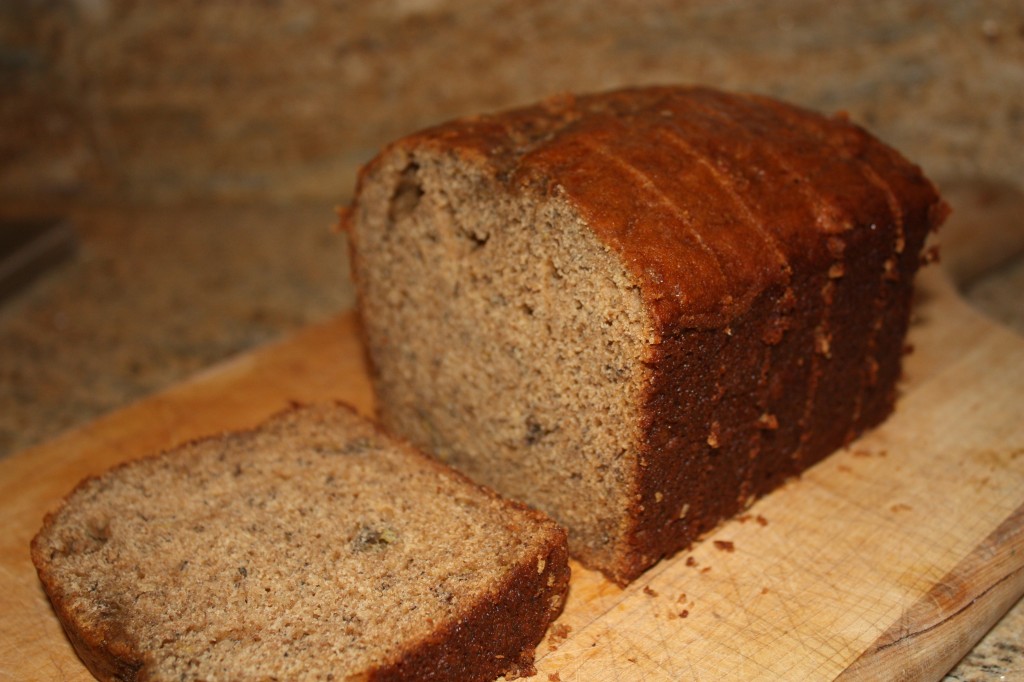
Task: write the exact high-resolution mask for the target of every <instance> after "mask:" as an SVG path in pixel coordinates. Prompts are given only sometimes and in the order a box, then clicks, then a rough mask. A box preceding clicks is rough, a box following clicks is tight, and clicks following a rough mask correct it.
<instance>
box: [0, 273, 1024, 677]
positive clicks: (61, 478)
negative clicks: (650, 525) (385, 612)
mask: <svg viewBox="0 0 1024 682" xmlns="http://www.w3.org/2000/svg"><path fill="white" fill-rule="evenodd" d="M926 275H927V276H926V277H924V278H923V279H922V280H921V281H920V287H919V288H920V292H921V295H920V296H919V299H920V300H919V304H918V306H917V308H916V313H915V322H914V325H913V328H912V332H911V341H912V343H913V345H914V346H915V348H916V352H915V353H914V354H913V355H912V356H911V357H910V359H909V362H908V365H907V372H906V373H907V381H906V383H905V385H904V390H903V395H902V397H901V399H900V401H899V405H898V409H897V411H896V414H895V415H894V416H893V417H892V419H890V420H889V421H888V422H887V423H886V424H885V425H884V426H883V427H881V428H879V429H877V430H876V431H874V432H873V433H871V434H869V435H867V436H866V437H864V438H862V439H861V440H859V441H858V442H856V443H854V444H853V445H851V446H850V447H849V448H847V449H845V450H843V451H840V452H838V453H836V454H835V455H834V456H832V457H830V458H829V459H827V460H826V461H824V462H822V463H821V464H819V465H818V466H816V467H814V468H813V469H812V470H810V471H809V472H807V473H805V474H804V475H803V476H802V477H801V478H800V479H798V480H794V481H792V482H790V483H789V484H787V485H786V486H784V487H783V488H782V489H780V490H778V491H776V492H775V493H773V494H771V495H769V496H768V497H766V498H764V499H762V500H761V501H759V502H758V503H756V504H755V505H754V506H753V507H751V508H750V510H749V513H747V514H745V515H744V516H742V517H740V518H738V519H735V520H733V521H730V522H728V523H726V524H725V525H723V526H722V527H720V528H719V529H718V530H717V531H715V532H714V533H713V534H712V535H710V536H709V537H707V538H706V539H705V540H703V541H702V542H700V543H698V544H697V545H696V546H694V547H693V548H692V550H691V551H688V552H684V553H681V554H680V555H678V556H676V557H675V558H673V559H671V560H668V561H663V562H662V563H660V564H659V565H657V566H656V567H654V568H653V569H652V570H651V571H649V572H648V573H647V574H645V575H644V576H643V577H642V578H641V579H640V580H638V581H637V582H636V583H635V584H633V585H631V586H630V587H629V588H628V589H625V590H622V589H620V588H618V587H616V586H614V585H613V584H611V583H609V582H608V581H606V580H604V579H603V578H602V577H601V576H600V575H599V574H597V573H594V572H592V571H588V570H586V569H584V568H582V567H581V566H579V565H578V564H573V567H572V568H573V580H572V585H571V592H570V596H569V600H568V603H567V605H566V609H565V613H564V614H563V615H562V617H561V618H560V619H559V620H558V622H557V623H556V625H555V626H554V627H553V628H552V630H551V632H550V633H549V636H548V637H547V639H546V640H545V642H544V643H543V644H542V645H541V646H540V648H539V650H538V662H537V667H538V675H537V677H536V678H535V679H538V680H541V681H545V680H559V679H560V680H593V681H598V682H599V681H602V680H609V681H610V680H646V681H655V680H690V679H693V680H724V679H737V680H751V679H765V680H776V679H815V680H817V679H834V678H836V677H840V678H843V679H869V680H876V679H911V680H916V679H936V678H938V677H940V676H941V675H942V673H944V672H945V671H946V670H948V669H949V668H950V667H951V666H952V665H954V664H955V663H956V661H957V660H958V659H959V658H960V657H961V656H962V655H963V654H964V653H965V652H967V651H968V650H969V649H970V648H971V647H972V646H973V644H974V643H975V642H976V641H977V640H978V639H979V638H980V637H981V636H982V635H983V634H984V633H985V632H986V631H987V630H988V629H989V628H990V627H991V626H992V624H993V623H995V621H996V620H997V619H998V618H999V617H1000V616H1001V615H1002V614H1003V613H1004V612H1005V611H1006V610H1007V609H1008V608H1009V607H1010V606H1011V605H1012V604H1013V603H1014V602H1015V601H1016V600H1017V599H1018V598H1020V596H1021V595H1022V594H1024V402H1022V399H1024V339H1022V338H1021V337H1019V336H1016V335H1014V334H1013V333H1011V332H1009V331H1007V330H1004V329H1001V328H999V327H998V326H997V325H995V324H993V323H992V322H990V321H988V320H986V319H984V318H982V317H981V316H980V315H978V314H977V313H975V312H974V311H973V310H972V309H970V308H969V307H968V306H967V305H966V304H965V303H963V302H962V301H961V299H960V298H959V296H958V295H957V293H956V292H955V290H954V288H953V287H952V285H951V284H950V283H949V281H948V279H947V278H946V277H945V276H944V274H943V272H942V271H941V270H939V269H937V268H931V272H929V273H926ZM327 399H340V400H345V401H348V402H351V403H353V404H354V405H355V406H356V407H357V409H359V410H360V411H361V412H364V413H371V411H372V408H373V399H372V395H371V392H370V387H369V383H368V381H367V378H366V374H365V369H364V366H363V363H362V353H361V349H360V347H359V343H358V340H357V336H356V333H355V327H354V323H353V319H352V317H351V316H350V315H342V316H340V317H338V318H336V319H334V320H331V321H329V322H327V323H326V324H323V325H320V326H316V327H312V328H309V329H307V330H305V331H303V332H302V333H299V334H298V335H296V336H294V337H292V338H289V339H287V340H285V341H283V342H282V343H279V344H277V345H274V346H270V347H267V348H263V349H260V350H257V351H255V352H253V353H250V354H247V355H243V356H241V357H239V358H237V359H235V360H232V361H230V362H227V363H225V364H222V365H220V366H217V367H215V368H213V369H212V370H210V371H207V372H205V373H203V374H201V375H199V376H196V377H195V378H193V379H191V380H190V381H187V382H185V383H183V384H181V385H178V386H176V387H174V388H172V389H170V390H168V391H166V392H164V393H161V394H159V395H156V396H154V397H151V398H149V399H146V400H143V401H141V402H139V403H136V404H134V405H132V406H130V407H127V408H126V409H123V410H120V411H118V412H115V413H113V414H110V415H109V416H106V417H104V418H102V419H100V420H98V421H96V422H94V423H92V424H89V425H88V426H85V427H84V428H81V429H78V430H75V431H73V432H70V433H67V434H65V435H64V436H62V437H59V438H57V439H56V440H54V441H52V442H49V443H47V444H44V445H42V446H40V447H36V448H34V449H32V450H28V451H25V452H22V453H20V454H18V455H15V456H13V457H11V458H10V459H8V460H6V461H3V462H0V525H2V528H3V529H4V532H3V533H2V534H0V548H2V549H0V584H2V585H3V589H2V591H0V613H2V614H3V617H2V618H0V678H3V679H16V680H53V679H62V680H88V679H91V677H90V676H89V674H88V672H87V671H86V669H85V668H84V667H83V666H82V664H81V663H80V662H79V661H78V659H77V658H76V657H75V654H74V652H73V650H72V649H71V647H70V645H69V644H68V642H67V641H66V640H65V638H64V636H63V634H62V632H61V629H60V625H59V624H58V622H57V620H56V619H55V618H54V616H53V614H52V612H51V610H50V607H49V605H48V603H47V601H46V598H45V596H44V594H43V592H42V590H41V588H40V586H39V583H38V580H37V578H36V575H35V571H34V569H33V568H32V565H31V563H30V560H29V555H28V545H29V541H30V539H31V537H32V535H33V534H34V533H35V532H36V530H37V529H38V528H39V525H40V522H41V520H42V517H43V514H44V513H45V512H46V510H48V509H51V508H53V507H54V505H55V504H56V503H57V501H58V500H59V499H60V498H61V497H62V496H63V495H65V494H66V493H67V492H68V491H69V490H70V489H71V488H72V487H73V486H74V484H75V483H76V482H77V481H78V480H80V479H81V478H82V477H83V476H86V475H89V474H97V473H100V472H101V471H103V470H105V469H106V468H108V467H109V466H111V465H113V464H115V463H117V462H120V461H123V460H125V459H128V458H132V457H136V456H139V455H144V454H147V453H150V452H153V451H155V450H159V449H162V448H166V447H169V446H172V445H174V444H176V443H180V442H181V441H184V440H187V439H190V438H195V437H197V436H201V435H204V434H210V433H214V432H218V431H221V430H226V429H234V428H239V427H245V426H250V425H253V424H255V423H256V422H258V421H259V420H260V419H262V418H263V417H265V416H267V415H269V414H271V413H273V412H275V411H277V410H279V409H281V408H283V407H284V406H285V405H286V404H287V403H288V402H289V401H292V400H299V401H307V402H308V401H318V400H327Z"/></svg>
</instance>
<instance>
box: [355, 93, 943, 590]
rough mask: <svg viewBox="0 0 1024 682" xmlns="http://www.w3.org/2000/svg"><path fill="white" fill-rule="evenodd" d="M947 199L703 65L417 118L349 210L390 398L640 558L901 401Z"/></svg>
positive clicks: (431, 434)
mask: <svg viewBox="0 0 1024 682" xmlns="http://www.w3.org/2000/svg"><path fill="white" fill-rule="evenodd" d="M944 212H945V207H944V204H943V203H942V202H941V201H940V199H939V197H938V196H937V193H936V191H935V189H934V188H933V186H932V185H931V183H929V182H928V180H926V179H925V178H924V177H923V176H922V174H921V172H920V170H919V169H918V168H917V167H916V166H914V165H912V164H911V163H909V162H908V161H906V160H905V159H904V158H902V157H901V156H900V155H899V154H898V153H897V152H895V151H894V150H892V149H891V148H889V147H887V146H886V145H884V144H882V143H881V142H879V141H878V140H876V139H874V138H873V137H872V136H871V135H869V134H868V133H866V132H865V131H864V130H862V129H861V128H859V127H857V126H855V125H853V124H851V123H849V122H848V121H847V120H845V119H844V118H843V117H833V118H825V117H823V116H820V115H818V114H815V113H811V112H808V111H805V110H802V109H799V108H796V107H793V106H789V105H786V104H782V103H779V102H776V101H772V100H770V99H766V98H763V97H757V96H743V95H733V94H725V93H722V92H718V91H714V90H710V89H705V88H676V87H650V88H638V89H628V90H621V91H616V92H610V93H604V94H597V95H591V96H581V97H575V98H574V97H563V98H557V99H553V100H550V101H547V102H544V103H542V104H539V105H536V106H531V107H526V108H522V109H517V110H513V111H508V112H504V113H499V114H496V115H488V116H479V117H473V118H466V119H461V120H457V121H453V122H450V123H446V124H442V125H439V126H437V127H434V128H431V129H428V130H425V131H423V132H420V133H417V134H413V135H411V136H409V137H406V138H404V139H401V140H399V141H397V142H395V143H394V144H392V145H390V146H388V147H387V148H386V149H385V150H384V151H383V152H382V153H381V154H380V155H379V156H378V157H377V158H376V159H374V160H373V161H372V162H371V163H369V164H368V165H367V166H366V167H365V168H364V170H363V172H362V174H361V177H360V180H359V185H358V188H357V193H356V198H355V201H354V203H353V206H352V208H351V211H350V212H349V213H348V214H347V217H346V222H347V225H348V228H349V231H350V235H351V245H352V253H353V265H354V274H355V279H356V283H357V287H358V295H359V305H360V311H361V317H362V322H363V325H364V329H365V336H366V340H367V345H368V350H369V357H370V360H371V364H372V367H373V378H374V382H375V388H376V391H377V396H378V404H379V418H380V419H381V420H382V422H383V424H384V425H385V426H386V427H387V428H389V429H392V430H394V431H396V432H398V433H400V434H402V435H404V436H405V437H407V438H409V439H411V440H412V441H413V442H415V443H417V444H418V445H420V446H422V447H423V448H426V449H428V450H431V451H433V452H435V453H437V454H438V455H439V456H440V457H442V458H443V459H445V460H446V461H448V462H450V463H451V464H453V465H454V466H456V467H457V468H459V469H461V470H462V471H464V472H466V473H467V474H468V475H469V476H470V477H472V478H474V479H476V480H479V481H481V482H484V483H486V484H488V485H491V486H493V487H495V488H496V489H498V490H500V491H501V492H502V493H503V494H505V495H508V496H511V497H514V498H518V499H520V500H523V501H525V502H527V503H528V504H530V505H534V506H536V507H538V508H540V509H543V510H545V511H547V512H548V513H549V514H551V515H552V516H553V517H554V518H555V519H556V520H557V521H559V522H560V523H562V524H564V525H565V526H566V527H567V528H568V530H569V546H570V551H572V552H574V553H575V554H576V555H577V556H578V557H579V558H580V559H581V560H582V561H583V562H584V563H586V564H588V565H590V566H593V567H596V568H599V569H600V570H602V571H604V572H605V573H606V574H607V575H608V576H610V577H611V578H612V579H614V580H616V581H618V582H620V583H626V582H628V581H630V580H631V579H633V578H635V577H636V576H637V575H638V574H640V573H641V572H642V571H643V570H644V569H646V568H647V567H649V566H650V565H651V564H652V563H654V562H655V561H657V560H658V559H659V558H660V557H662V556H665V555H669V554H672V553H673V552H676V551H678V550H679V549H681V548H683V547H685V546H687V545H688V544H689V543H691V542H692V541H693V540H694V539H695V538H697V537H698V536H699V535H701V534H702V533H704V532H706V531H707V530H709V529H710V528H712V527H713V526H715V524H716V523H718V522H719V521H720V520H721V519H722V518H724V517H728V516H730V515H732V514H734V513H735V512H737V511H738V510H740V509H742V508H744V507H745V506H746V505H748V504H749V503H750V502H751V501H752V500H753V499H754V498H756V497H757V496H759V495H762V494H764V493H766V492H768V491H769V490H771V489H772V488H774V487H776V486H777V485H779V484H780V483H781V482H782V481H783V480H785V479H786V478H787V477H791V476H793V475H794V474H797V473H798V472H800V471H802V470H804V469H805V468H807V467H808V466H810V465H811V464H813V463H814V462H816V461H818V460H820V459H821V458H822V457H824V456H825V455H827V454H828V453H830V452H832V451H833V450H835V449H836V448H838V447H840V446H842V445H843V444H844V443H848V442H850V440H852V439H854V438H856V437H857V436H858V434H860V433H862V432H863V431H864V430H865V429H868V428H870V427H872V426H874V425H876V424H878V423H879V422H881V421H882V420H883V419H884V418H885V417H886V416H887V415H888V414H889V413H890V411H891V410H892V409H893V404H894V399H895V396H896V382H897V379H898V377H899V375H900V359H901V353H902V349H903V344H904V334H905V331H906V328H907V321H908V314H909V309H910V300H911V288H912V280H913V277H914V273H915V271H916V270H917V268H918V264H919V260H920V253H921V249H922V244H923V242H924V239H925V236H926V233H927V232H928V231H929V229H930V228H935V227H936V226H937V225H938V224H939V223H940V222H941V220H942V218H943V217H944Z"/></svg>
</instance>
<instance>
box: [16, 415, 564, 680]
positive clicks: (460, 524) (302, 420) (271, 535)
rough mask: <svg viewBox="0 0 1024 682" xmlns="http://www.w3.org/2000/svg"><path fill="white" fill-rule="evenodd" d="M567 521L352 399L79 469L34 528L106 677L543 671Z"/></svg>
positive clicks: (73, 619)
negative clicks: (379, 426)
mask: <svg viewBox="0 0 1024 682" xmlns="http://www.w3.org/2000/svg"><path fill="white" fill-rule="evenodd" d="M566 557H567V555H566V549H565V533H564V531H562V530H561V529H559V528H557V527H556V526H555V525H554V524H553V523H552V522H551V521H550V520H549V519H547V518H546V517H544V516H543V515H541V514H539V513H537V512H533V511H530V510H528V509H526V508H524V507H523V506H521V505H519V504H516V503H511V502H507V501H504V500H502V499H500V498H499V497H498V496H496V495H495V494H494V493H492V492H491V491H489V490H486V489H483V488H480V487H478V486H476V485H474V484H472V483H471V482H469V481H468V480H466V479H465V478H464V477H463V476H461V475H459V474H456V473H455V472H453V471H451V470H450V469H448V468H447V467H445V466H443V465H441V464H439V463H437V462H435V461H432V460H430V459H428V458H427V457H425V456H423V455H422V454H420V453H418V452H416V451H413V450H412V449H411V448H409V447H408V446H405V445H401V444H398V443H396V442H393V441H391V440H389V439H387V438H385V437H384V436H383V435H382V434H381V433H379V432H378V431H377V430H376V429H375V428H374V427H373V426H371V425H370V424H369V423H368V422H365V421H363V420H362V419H360V418H359V417H357V416H356V415H355V414H354V413H353V412H351V411H350V410H348V409H346V408H344V407H333V406H332V407H326V406H322V407H308V408H301V409H294V410H291V411H288V412H285V413H283V414H281V415H279V416H277V417H275V418H274V419H272V420H271V421H269V422H267V423H266V424H264V425H262V426H260V427H259V428H257V429H255V430H252V431H246V432H241V433H234V434H228V435H225V436H223V437H216V438H210V439H206V440H202V441H198V442H195V443H191V444H188V445H185V446H182V447H180V448H177V449H174V450H171V451H168V452H165V453H163V454H161V455H159V456H155V457H151V458H147V459H143V460H139V461H135V462H131V463H129V464H125V465H122V466H120V467H117V468H115V469H113V470H111V471H110V472H108V473H106V474H104V475H102V476H100V477H99V478H92V479H88V480H86V481H84V482H83V483H82V484H81V485H79V486H78V488H76V489H75V490H74V491H73V492H72V493H71V494H70V495H69V497H68V498H67V499H66V501H65V502H64V504H63V505H62V506H61V507H60V509H59V510H57V511H56V512H55V513H53V514H51V515H49V516H48V517H47V518H46V521H45V524H44V526H43V529H42V530H41V531H40V533H39V534H38V535H37V536H36V538H35V539H34V541H33V543H32V559H33V561H34V562H35V565H36V568H37V570H38V572H39V577H40V579H41V581H42V584H43V587H44V588H45V590H46V593H47V595H48V596H49V598H50V600H51V602H52V603H53V607H54V609H55V611H56V613H57V615H58V617H59V618H60V621H61V623H62V624H63V626H64V628H65V630H66V632H67V634H68V637H69V638H70V640H71V642H72V643H73V644H74V646H75V648H76V650H77V651H78V653H79V655H80V656H81V658H82V660H83V661H84V662H85V663H86V664H87V666H88V667H89V669H90V670H91V671H92V672H93V674H95V676H96V677H98V678H99V679H101V680H136V679H138V680H143V679H145V680H167V681H170V680H174V681H175V682H177V681H179V680H233V681H234V680H272V679H276V680H331V679H333V680H339V681H340V680H357V679H358V680H428V679H429V680H453V681H455V680H458V681H462V680H492V679H494V678H495V677H497V676H498V675H500V674H502V673H504V674H505V675H506V676H508V677H514V676H515V675H517V674H520V673H527V672H530V671H531V670H532V664H533V651H534V647H535V646H536V644H537V643H538V642H539V641H540V639H541V637H542V636H543V634H544V631H545V629H546V627H547V625H548V623H549V622H550V621H551V620H552V619H553V618H554V617H555V616H556V615H557V613H558V612H559V610H560V609H561V605H562V600H563V598H564V596H565V593H566V590H567V586H568V566H567V558H566Z"/></svg>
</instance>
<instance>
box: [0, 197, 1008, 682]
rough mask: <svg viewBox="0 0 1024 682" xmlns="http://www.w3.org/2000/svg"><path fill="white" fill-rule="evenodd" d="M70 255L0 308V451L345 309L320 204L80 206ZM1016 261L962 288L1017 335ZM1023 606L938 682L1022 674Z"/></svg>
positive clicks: (340, 244) (349, 297) (328, 214)
mask: <svg viewBox="0 0 1024 682" xmlns="http://www.w3.org/2000/svg"><path fill="white" fill-rule="evenodd" d="M70 217H71V219H72V223H73V225H74V227H75V230H76V232H77V234H78V237H79V246H78V250H77V253H76V255H75V257H74V258H72V259H71V260H69V261H67V262H65V263H64V264H63V265H61V266H58V267H57V268H55V269H53V270H52V271H50V272H48V273H46V274H45V275H43V276H41V277H40V278H39V279H38V280H36V281H35V282H34V283H33V284H31V285H30V286H29V287H28V288H26V289H24V290H22V291H20V292H19V293H17V294H16V295H15V296H13V297H12V298H10V299H8V300H6V301H3V302H0V348H3V349H4V352H3V353H0V456H2V455H3V454H6V453H10V452H14V451H17V450H21V449H24V448H26V447H28V446H30V445H33V444H35V443H38V442H40V441H43V440H46V439H48V438H50V437H53V436H54V435H56V434H58V433H60V432H62V431H64V430H66V429H69V428H71V427H74V426H75V425H78V424H81V423H83V422H86V421H88V420H91V419H93V418H95V417H97V416H99V415H101V414H103V413H105V412H107V411H110V410H113V409H116V408H118V407H120V406H123V405H125V404H126V403H128V402H131V401H133V400H135V399H137V398H139V397H142V396H144V395H147V394H150V393H153V392H155V391H159V390H161V389H162V388H164V387H166V386H169V385H171V384H173V383H175V382H177V381H180V380H181V379H183V378H185V377H187V376H189V375H191V374H194V373H196V372H198V371H199V370H201V369H203V368H205V367H207V366H210V365H212V364H214V363H217V362H219V361H221V360H224V359H225V358H228V357H230V356H232V355H235V354H237V353H239V352H242V351H244V350H246V349H248V348H251V347H253V346H256V345H258V344H261V343H264V342H267V341H270V340H272V339H274V338H277V337H280V336H282V335H285V334H288V333H289V332H292V331H294V330H297V329H299V328H301V327H303V326H306V325H308V324H311V323H314V322H317V321H321V320H325V319H327V318H329V317H331V316H333V315H335V314H337V313H338V312H339V311H342V310H344V309H346V308H348V307H350V306H351V305H352V304H353V300H354V299H353V293H352V289H351V285H350V284H349V281H348V267H347V259H346V247H345V244H344V237H343V236H341V235H338V234H334V233H332V231H331V227H332V224H333V222H334V212H333V209H332V207H331V206H330V205H326V204H324V205H320V204H309V205H302V206H299V207H296V206H289V207H284V206H276V207H275V206H271V207H252V206H246V207H231V206H224V205H218V206H207V207H202V206H200V207H179V208H132V207H120V206H112V207H101V208H95V207H94V208H79V209H73V210H71V211H70ZM1020 291H1024V257H1017V258H1015V259H1011V260H1008V261H1006V262H1004V263H1003V264H1002V265H1001V266H999V267H998V268H997V269H995V270H994V271H992V272H989V273H987V274H986V275H984V276H982V277H981V278H976V279H975V280H974V281H973V282H972V283H971V284H970V286H969V287H967V288H966V291H965V293H966V295H967V297H968V299H969V300H970V301H971V302H972V303H974V304H975V305H977V306H978V307H979V308H981V309H982V310H983V311H984V312H986V313H987V314H989V315H991V316H993V317H995V318H997V319H1000V320H1001V321H1003V322H1004V323H1005V324H1007V325H1008V326H1010V327H1012V328H1014V329H1016V330H1017V331H1019V332H1021V333H1024V307H1022V305H1021V301H1020V298H1019V292H1020ZM1022 640H1024V602H1022V603H1020V604H1018V605H1017V606H1016V607H1015V608H1014V609H1012V610H1011V611H1010V612H1009V613H1008V614H1007V615H1006V616H1005V617H1004V618H1003V620H1002V621H1001V622H1000V623H999V624H998V625H997V626H996V627H995V628H994V629H993V630H992V631H991V632H990V633H989V634H988V635H987V636H986V637H985V638H984V640H982V642H980V643H979V644H978V645H977V646H976V647H975V649H974V650H973V651H972V652H971V653H970V654H969V655H968V656H967V657H966V658H965V659H964V660H963V661H962V662H961V663H960V664H959V665H958V666H957V667H956V668H955V669H954V670H953V671H951V672H950V673H949V675H948V677H947V678H946V679H947V680H962V681H966V680H1007V679H1020V678H1021V677H1024V647H1022V646H1021V641H1022Z"/></svg>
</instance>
